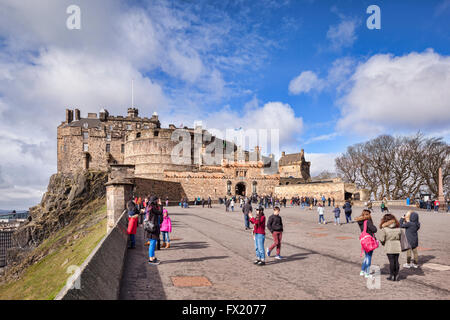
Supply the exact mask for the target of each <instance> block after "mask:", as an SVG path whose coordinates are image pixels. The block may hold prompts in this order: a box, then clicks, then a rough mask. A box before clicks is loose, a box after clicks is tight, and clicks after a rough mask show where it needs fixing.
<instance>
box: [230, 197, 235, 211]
mask: <svg viewBox="0 0 450 320" xmlns="http://www.w3.org/2000/svg"><path fill="white" fill-rule="evenodd" d="M230 207H231V212H234V199H233V198H231V199H230Z"/></svg>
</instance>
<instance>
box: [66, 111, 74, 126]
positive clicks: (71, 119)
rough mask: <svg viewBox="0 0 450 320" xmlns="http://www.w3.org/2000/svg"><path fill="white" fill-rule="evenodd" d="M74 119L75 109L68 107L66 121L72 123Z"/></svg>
mask: <svg viewBox="0 0 450 320" xmlns="http://www.w3.org/2000/svg"><path fill="white" fill-rule="evenodd" d="M72 121H73V110H70V109H66V123H71V122H72Z"/></svg>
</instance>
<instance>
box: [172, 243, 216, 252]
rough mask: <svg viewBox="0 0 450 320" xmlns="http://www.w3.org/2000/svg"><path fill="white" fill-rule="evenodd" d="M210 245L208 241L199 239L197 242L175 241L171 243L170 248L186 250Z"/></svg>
mask: <svg viewBox="0 0 450 320" xmlns="http://www.w3.org/2000/svg"><path fill="white" fill-rule="evenodd" d="M207 247H209V244H208V242H204V241H197V242H182V243H174V244H172V245H171V247H170V249H169V250H176V249H181V250H186V249H205V248H207Z"/></svg>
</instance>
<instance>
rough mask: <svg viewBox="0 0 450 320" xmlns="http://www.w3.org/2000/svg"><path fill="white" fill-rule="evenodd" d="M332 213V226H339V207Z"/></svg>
mask: <svg viewBox="0 0 450 320" xmlns="http://www.w3.org/2000/svg"><path fill="white" fill-rule="evenodd" d="M333 212H334V225H340V224H341V221H340V219H341V209H340V208H339V206H336V207H335V208H334V210H333Z"/></svg>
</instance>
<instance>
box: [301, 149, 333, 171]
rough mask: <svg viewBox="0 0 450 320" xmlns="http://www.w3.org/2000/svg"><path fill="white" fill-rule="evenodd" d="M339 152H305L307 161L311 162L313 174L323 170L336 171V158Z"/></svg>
mask: <svg viewBox="0 0 450 320" xmlns="http://www.w3.org/2000/svg"><path fill="white" fill-rule="evenodd" d="M337 156H338V154H337V153H307V152H305V159H306V161H310V162H311V168H310V172H311V176H316V175H318V174H319V173H321V172H322V171H325V170H327V171H329V172H336V167H335V162H334V159H336V157H337Z"/></svg>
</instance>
